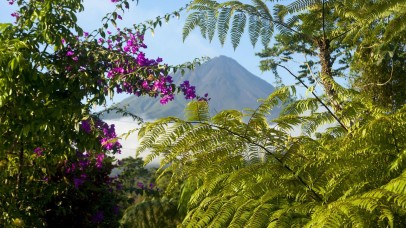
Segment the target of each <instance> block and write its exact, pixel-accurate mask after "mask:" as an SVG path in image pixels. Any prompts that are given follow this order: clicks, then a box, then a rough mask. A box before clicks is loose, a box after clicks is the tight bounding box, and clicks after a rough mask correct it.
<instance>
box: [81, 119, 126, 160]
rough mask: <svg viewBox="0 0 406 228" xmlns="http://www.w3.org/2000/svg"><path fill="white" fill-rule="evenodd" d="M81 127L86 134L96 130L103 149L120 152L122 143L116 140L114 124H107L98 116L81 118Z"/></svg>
mask: <svg viewBox="0 0 406 228" xmlns="http://www.w3.org/2000/svg"><path fill="white" fill-rule="evenodd" d="M92 125H93V126H92ZM81 129H82V130H83V131H84V132H85V133H87V134H90V133H91V132H92V131H97V132H98V135H99V136H98V140H99V142H100V145H101V147H102V148H103V149H104V150H106V151H110V152H112V153H113V154H115V153H119V154H120V153H121V148H122V145H121V144H120V142H119V141H118V137H117V134H116V130H115V126H114V124H112V125H109V124H107V123H106V122H104V121H102V120H100V119H98V118H90V119H87V120H82V123H81Z"/></svg>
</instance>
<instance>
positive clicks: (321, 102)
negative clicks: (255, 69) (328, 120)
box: [277, 64, 348, 132]
mask: <svg viewBox="0 0 406 228" xmlns="http://www.w3.org/2000/svg"><path fill="white" fill-rule="evenodd" d="M277 65H278V66H280V67H282V68H283V69H285V70H286V71H288V72H289V74H291V75H292V76H293V77H294V78H295V79H297V80H298V81H299V82H300V84H302V85H303V86H304V87H305V88H306V89H309V87H308V86H307V85H306V84H305V83H304V82H303V80H302V79H300V78H299V77H297V76H296V75H294V74H293V73H292V71H290V70H289V69H288V68H286V67H285V66H283V65H280V64H277ZM311 92H312V95H313V96H314V97H315V98H316V99H317V101H318V102H319V103H320V104H321V105H323V107H324V108H325V109H327V112H328V113H330V115H331V116H333V118H334V119H335V120H336V121H337V122H338V123H339V124H340V126H341V127H342V128H344V129H345V130H346V131H347V132H348V129H347V127H346V126H345V125H344V124H343V123H342V122H341V120H340V119H339V118H338V117H337V116H336V115H335V114H334V113H333V111H331V110H330V108H329V107H328V106H327V105H326V104H325V103H324V102H323V101H322V100H321V99H320V98H319V97H318V96H317V94H316V93H314V91H311Z"/></svg>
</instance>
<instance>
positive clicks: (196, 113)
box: [185, 101, 210, 122]
mask: <svg viewBox="0 0 406 228" xmlns="http://www.w3.org/2000/svg"><path fill="white" fill-rule="evenodd" d="M185 117H186V120H188V121H201V122H204V121H208V120H209V119H210V112H209V105H208V103H207V102H206V101H191V102H189V103H188V104H187V105H186V108H185Z"/></svg>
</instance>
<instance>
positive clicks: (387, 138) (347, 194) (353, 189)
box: [142, 88, 406, 227]
mask: <svg viewBox="0 0 406 228" xmlns="http://www.w3.org/2000/svg"><path fill="white" fill-rule="evenodd" d="M289 91H290V90H289V89H286V88H284V89H281V90H278V91H276V92H275V94H272V95H270V97H268V98H267V99H263V100H262V104H260V105H259V107H258V108H257V109H256V110H247V111H245V112H244V113H241V112H239V111H223V112H221V113H219V114H217V115H216V116H214V117H212V118H206V119H204V120H203V121H196V118H192V119H194V121H188V120H180V119H172V121H174V123H176V124H177V126H183V125H184V124H191V125H188V126H189V127H185V128H182V130H181V131H178V132H177V133H176V134H175V135H176V137H175V135H172V132H174V131H173V127H172V128H171V127H170V126H169V124H168V123H169V122H168V120H165V121H157V122H156V123H152V124H147V125H146V127H145V128H143V129H142V135H144V136H147V137H146V138H145V140H146V142H148V145H150V146H152V148H153V149H159V150H160V151H161V153H160V155H161V156H164V158H163V161H165V162H164V163H163V164H162V165H163V166H168V165H169V167H168V168H167V169H169V170H171V172H172V173H173V177H172V180H171V181H172V183H173V184H172V185H173V186H176V183H179V182H184V183H192V182H190V181H193V182H194V183H199V184H197V185H195V187H193V188H190V187H189V188H188V189H191V190H192V191H193V193H192V192H189V193H187V194H184V197H183V201H182V202H183V204H185V203H186V202H185V200H186V201H187V210H188V211H187V215H186V217H185V218H184V220H183V223H182V224H183V225H184V226H190V227H195V226H205V227H224V226H230V227H244V226H250V227H263V226H269V227H291V226H297V227H303V226H309V227H310V226H312V227H315V226H316V227H319V226H342V225H347V226H365V227H368V226H372V225H376V224H378V226H402V225H403V221H404V218H406V217H405V216H406V208H405V206H406V192H405V191H406V178H405V170H406V164H405V163H404V154H405V148H406V142H405V140H404V139H405V138H406V137H405V132H406V124H405V123H404V121H401V120H403V119H404V117H405V116H406V113H405V111H406V110H405V108H402V109H399V110H398V111H396V112H394V113H388V112H387V111H386V110H385V109H376V108H375V107H374V106H373V105H372V103H371V102H366V100H365V98H362V97H360V96H359V95H357V94H356V93H352V92H349V93H347V94H349V96H352V98H351V99H349V101H348V103H349V104H351V105H352V106H353V108H354V109H355V110H358V111H359V112H358V113H357V112H356V113H355V114H354V113H351V114H350V116H351V119H352V121H353V126H352V128H351V129H350V132H347V131H343V130H342V128H340V127H331V128H330V130H328V131H325V132H322V133H318V135H317V138H311V137H309V136H306V135H302V136H297V137H292V136H290V135H289V134H288V133H287V132H288V130H289V129H290V128H291V127H292V126H297V125H305V126H307V127H306V128H308V131H309V133H310V132H314V131H315V129H316V128H317V127H318V126H320V125H323V124H325V123H329V122H331V121H333V119H332V118H331V116H329V115H330V114H329V113H328V112H320V110H318V106H317V105H316V106H313V102H314V100H312V99H309V101H300V102H296V103H294V104H292V105H291V106H288V108H287V110H288V111H286V114H283V115H281V116H280V117H279V118H277V119H275V120H271V121H268V120H267V119H266V118H263V117H264V116H265V115H266V113H267V112H269V110H270V109H272V108H273V107H275V106H276V105H279V104H280V103H281V102H283V101H284V100H286V99H287V98H288V97H289V96H288V95H287V94H289ZM360 100H363V101H364V102H360ZM194 105H195V106H194ZM191 107H196V108H193V109H188V112H195V114H193V115H192V116H195V117H197V116H199V115H201V114H204V113H208V111H207V110H208V109H207V107H204V106H199V105H196V104H191ZM199 108H200V110H198V109H199ZM308 109H313V110H314V112H313V113H312V112H306V110H308ZM316 110H317V112H316ZM197 113H200V114H199V115H197ZM363 113H369V114H370V116H368V117H367V118H366V117H364V118H361V117H363V116H364V115H363ZM304 114H305V115H304ZM244 115H245V116H246V117H248V119H247V121H243V118H242V117H243V116H244ZM342 115H343V118H345V114H344V113H343V114H342ZM197 119H198V118H197ZM164 123H165V124H168V125H167V126H164V128H165V129H167V130H168V132H170V133H166V134H165V133H163V134H162V135H160V136H156V135H155V133H154V132H160V131H161V130H162V128H161V127H163V124H164ZM174 123H173V124H174ZM275 124H277V125H276V126H279V127H275V126H274V125H275ZM154 125H155V126H156V127H157V128H158V130H155V129H154ZM149 132H151V133H149ZM153 135H155V136H153ZM151 137H154V138H155V139H154V140H151ZM158 139H159V140H158ZM169 141H170V143H168V142H169ZM151 142H153V143H152V144H151ZM142 144H144V143H143V142H142ZM155 144H157V145H155ZM160 145H161V146H160ZM163 145H170V146H167V147H165V148H164V146H163Z"/></svg>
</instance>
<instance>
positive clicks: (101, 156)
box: [96, 153, 105, 168]
mask: <svg viewBox="0 0 406 228" xmlns="http://www.w3.org/2000/svg"><path fill="white" fill-rule="evenodd" d="M104 157H105V155H104V154H103V153H100V154H98V155H97V156H96V167H97V168H101V167H103V160H104Z"/></svg>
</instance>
